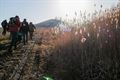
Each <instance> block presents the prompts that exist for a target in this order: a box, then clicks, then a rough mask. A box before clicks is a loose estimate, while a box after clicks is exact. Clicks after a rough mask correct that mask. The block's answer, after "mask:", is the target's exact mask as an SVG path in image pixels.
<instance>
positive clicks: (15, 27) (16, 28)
mask: <svg viewBox="0 0 120 80" xmlns="http://www.w3.org/2000/svg"><path fill="white" fill-rule="evenodd" d="M20 27H21V23H20V21H19V20H17V21H16V22H15V23H14V24H11V23H9V25H8V31H9V32H18V31H19V28H20Z"/></svg>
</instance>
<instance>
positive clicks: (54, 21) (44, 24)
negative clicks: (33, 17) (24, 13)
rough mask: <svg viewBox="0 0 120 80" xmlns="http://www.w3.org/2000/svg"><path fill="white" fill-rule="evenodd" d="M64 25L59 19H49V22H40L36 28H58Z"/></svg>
mask: <svg viewBox="0 0 120 80" xmlns="http://www.w3.org/2000/svg"><path fill="white" fill-rule="evenodd" d="M61 23H63V22H62V21H60V20H57V19H49V20H46V21H43V22H40V23H38V24H36V25H35V26H36V27H46V28H47V27H55V26H58V25H59V24H61Z"/></svg>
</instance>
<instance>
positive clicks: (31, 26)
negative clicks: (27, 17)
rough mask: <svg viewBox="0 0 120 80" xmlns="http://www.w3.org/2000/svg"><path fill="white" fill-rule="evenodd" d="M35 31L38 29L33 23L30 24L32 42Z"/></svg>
mask: <svg viewBox="0 0 120 80" xmlns="http://www.w3.org/2000/svg"><path fill="white" fill-rule="evenodd" d="M35 29H36V27H35V26H34V24H33V23H32V22H30V24H29V34H30V40H32V37H33V32H34V31H35Z"/></svg>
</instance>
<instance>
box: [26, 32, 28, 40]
mask: <svg viewBox="0 0 120 80" xmlns="http://www.w3.org/2000/svg"><path fill="white" fill-rule="evenodd" d="M26 42H28V32H26Z"/></svg>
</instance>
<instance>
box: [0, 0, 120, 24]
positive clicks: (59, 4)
mask: <svg viewBox="0 0 120 80" xmlns="http://www.w3.org/2000/svg"><path fill="white" fill-rule="evenodd" d="M118 1H119V0H0V22H1V21H2V20H4V19H7V20H9V18H10V17H12V16H15V15H19V16H20V18H21V21H22V20H23V19H24V18H27V20H28V21H32V22H34V23H39V22H41V21H44V20H47V19H51V18H55V17H56V16H57V17H65V15H66V14H68V15H72V14H74V12H75V11H80V10H81V11H84V10H86V11H93V10H94V6H93V5H94V4H97V6H96V8H95V9H98V8H99V6H100V5H101V4H103V5H104V6H103V8H110V7H111V6H115V5H116V3H117V2H118Z"/></svg>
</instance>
